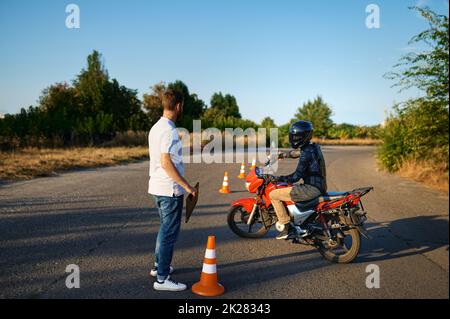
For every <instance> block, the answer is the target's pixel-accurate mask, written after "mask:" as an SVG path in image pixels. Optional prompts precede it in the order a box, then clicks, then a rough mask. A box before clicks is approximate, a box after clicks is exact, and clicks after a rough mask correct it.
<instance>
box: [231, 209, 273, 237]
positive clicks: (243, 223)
mask: <svg viewBox="0 0 450 319" xmlns="http://www.w3.org/2000/svg"><path fill="white" fill-rule="evenodd" d="M249 216H250V212H247V211H246V210H245V208H244V207H243V206H233V207H231V208H230V211H229V212H228V216H227V221H228V226H229V227H230V229H231V230H232V231H233V233H235V234H236V235H238V236H239V237H242V238H261V237H264V236H265V235H266V234H267V232H268V231H269V229H270V228H266V227H265V226H264V224H263V222H262V220H261V216H260V215H259V212H256V213H255V215H254V216H253V222H252V224H251V225H247V220H248V217H249ZM256 227H258V228H256ZM252 230H255V231H252Z"/></svg>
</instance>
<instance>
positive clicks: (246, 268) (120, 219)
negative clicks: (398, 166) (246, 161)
mask: <svg viewBox="0 0 450 319" xmlns="http://www.w3.org/2000/svg"><path fill="white" fill-rule="evenodd" d="M373 152H374V149H373V148H370V147H324V153H325V158H326V160H327V166H328V175H329V182H328V184H329V189H330V190H341V191H342V190H348V189H353V188H356V187H360V186H368V185H372V186H374V187H375V191H374V192H372V193H370V194H369V195H367V197H366V200H365V206H366V210H367V211H368V212H369V221H368V223H367V226H368V228H369V231H370V233H371V235H372V237H373V239H372V240H366V239H363V243H362V249H361V253H360V255H359V257H358V258H357V259H356V260H355V261H354V262H353V263H352V264H348V265H336V264H332V263H330V262H328V261H325V260H324V259H323V258H322V257H321V256H320V254H319V253H318V252H317V251H315V250H314V249H311V248H309V247H305V246H300V245H294V244H291V243H289V242H285V241H279V240H275V239H274V238H273V237H274V236H275V234H276V232H275V231H274V230H272V231H271V232H269V234H268V235H267V236H266V237H265V238H263V239H257V240H249V239H247V240H246V239H241V238H238V237H237V236H235V235H234V234H233V233H232V232H231V231H230V230H229V229H228V226H227V224H226V214H227V211H228V208H229V203H230V202H231V201H232V200H234V199H236V198H240V197H247V196H249V194H248V193H246V192H245V189H244V185H243V182H242V180H239V179H237V178H236V176H237V175H238V173H239V167H240V164H210V165H205V164H188V165H187V169H186V175H187V177H188V179H189V180H191V181H192V182H194V181H199V182H200V185H201V197H200V200H199V203H198V208H197V210H196V211H195V212H194V215H193V217H192V219H191V221H190V222H189V223H188V224H184V223H183V225H182V231H181V234H180V238H179V242H178V244H177V246H176V250H175V255H174V260H173V265H174V267H175V268H176V273H175V274H174V275H173V277H174V278H175V279H176V280H179V281H181V282H185V283H187V284H188V285H192V284H193V283H195V282H196V281H198V279H199V276H200V271H201V267H202V263H203V256H204V249H205V244H206V240H207V236H208V235H215V236H216V242H217V260H218V274H219V280H220V282H221V283H222V284H223V285H224V286H225V288H226V293H225V294H224V295H223V296H222V297H223V298H337V297H339V298H448V297H449V268H448V264H449V252H448V247H449V246H448V233H449V224H448V214H449V213H448V210H449V198H448V196H447V195H444V194H442V193H439V192H436V191H433V190H429V189H427V188H425V187H423V186H421V185H419V184H417V183H415V182H413V181H409V180H405V179H402V178H399V177H396V176H391V175H388V174H385V173H382V172H378V171H377V170H376V168H375V160H374V157H373ZM295 165H296V162H295V161H294V160H285V161H283V162H282V164H281V168H280V174H281V173H288V172H290V171H292V170H293V169H294V167H295ZM225 170H228V171H229V172H230V179H231V180H230V183H231V190H232V191H233V193H232V194H229V195H223V194H219V193H218V189H219V188H220V186H221V183H222V179H223V173H224V171H225ZM147 182H148V162H142V163H138V164H132V165H125V166H116V167H109V168H102V169H92V170H83V171H77V172H70V173H65V174H61V175H59V176H57V177H48V178H40V179H35V180H32V181H26V182H19V183H14V184H9V185H4V186H2V187H0V297H1V298H13V297H14V298H17V297H19V298H183V299H185V298H197V296H196V295H194V294H192V293H191V292H190V290H187V291H185V292H180V293H168V292H156V291H154V290H153V288H152V283H153V280H152V279H150V277H149V275H148V272H149V269H150V265H151V264H152V262H153V256H154V255H153V250H154V243H155V238H156V234H157V231H158V225H159V221H158V217H157V216H158V215H157V211H156V210H155V208H154V204H153V200H152V199H151V197H150V196H149V195H148V194H147V193H146V190H147ZM69 264H77V265H78V266H79V267H80V271H81V287H80V288H79V289H68V288H66V286H65V279H66V276H67V274H66V273H65V269H66V265H69ZM369 264H376V265H378V266H379V268H380V278H381V281H380V288H379V289H368V288H367V287H366V285H365V281H366V276H367V275H368V273H366V267H367V265H369Z"/></svg>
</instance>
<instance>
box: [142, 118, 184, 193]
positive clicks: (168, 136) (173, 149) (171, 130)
mask: <svg viewBox="0 0 450 319" xmlns="http://www.w3.org/2000/svg"><path fill="white" fill-rule="evenodd" d="M148 147H149V155H150V171H149V175H150V180H149V182H148V192H149V194H152V195H158V196H179V195H183V194H184V189H183V188H182V187H181V186H180V185H179V184H177V183H175V182H174V181H173V180H172V179H171V178H170V177H169V175H167V173H166V171H165V170H164V169H163V168H162V166H161V153H169V154H170V158H171V159H172V162H173V164H174V165H175V167H176V169H177V170H178V172H179V173H180V175H181V176H184V165H183V145H182V142H181V140H180V138H179V136H178V132H177V129H176V126H175V123H173V122H172V121H171V120H169V119H168V118H166V117H161V118H160V119H159V121H158V122H156V123H155V125H153V127H152V128H151V130H150V133H149V134H148Z"/></svg>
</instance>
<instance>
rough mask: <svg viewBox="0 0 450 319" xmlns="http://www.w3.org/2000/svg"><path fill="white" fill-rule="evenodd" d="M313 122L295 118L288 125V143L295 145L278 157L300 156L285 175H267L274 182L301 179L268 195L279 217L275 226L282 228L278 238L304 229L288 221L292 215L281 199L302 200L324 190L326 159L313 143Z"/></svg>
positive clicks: (303, 232) (317, 195)
mask: <svg viewBox="0 0 450 319" xmlns="http://www.w3.org/2000/svg"><path fill="white" fill-rule="evenodd" d="M313 130H314V128H313V125H312V123H310V122H307V121H298V122H295V123H293V124H292V125H291V126H290V127H289V143H290V145H291V147H292V148H293V149H294V150H292V151H289V152H286V153H280V155H279V157H280V158H299V161H298V165H297V169H296V170H295V172H294V173H292V174H290V175H287V176H268V178H269V179H270V180H271V181H272V182H274V183H277V182H284V183H289V184H293V183H296V182H298V181H299V180H300V179H303V183H299V184H295V185H294V186H292V187H286V188H280V189H276V190H274V191H272V192H271V193H270V195H269V197H270V199H271V201H272V204H273V207H274V209H275V213H276V214H277V217H278V225H277V226H278V227H277V228H278V229H282V230H281V232H280V233H279V234H278V236H277V237H276V238H277V239H291V238H294V237H296V235H300V236H304V235H306V234H307V232H306V230H303V229H301V228H300V227H299V226H298V228H297V230H298V231H299V232H300V233H297V234H296V230H295V228H294V226H293V225H291V222H290V221H291V218H290V216H289V214H288V213H287V212H286V209H285V207H284V205H283V203H282V201H293V202H304V201H309V200H313V199H315V198H317V197H319V196H320V195H322V194H325V193H326V191H327V179H326V169H325V159H324V157H323V154H322V151H321V149H320V146H319V145H317V144H315V143H312V142H311V138H312V134H313Z"/></svg>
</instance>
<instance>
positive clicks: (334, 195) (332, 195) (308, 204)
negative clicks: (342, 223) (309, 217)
mask: <svg viewBox="0 0 450 319" xmlns="http://www.w3.org/2000/svg"><path fill="white" fill-rule="evenodd" d="M347 195H348V193H347V192H327V193H325V194H324V195H321V196H319V197H316V198H314V199H311V200H309V201H305V202H296V203H295V205H296V206H297V207H298V208H299V209H300V210H309V209H314V208H315V207H316V206H317V205H318V204H320V203H322V202H326V201H330V200H336V199H341V198H344V197H345V196H347Z"/></svg>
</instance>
